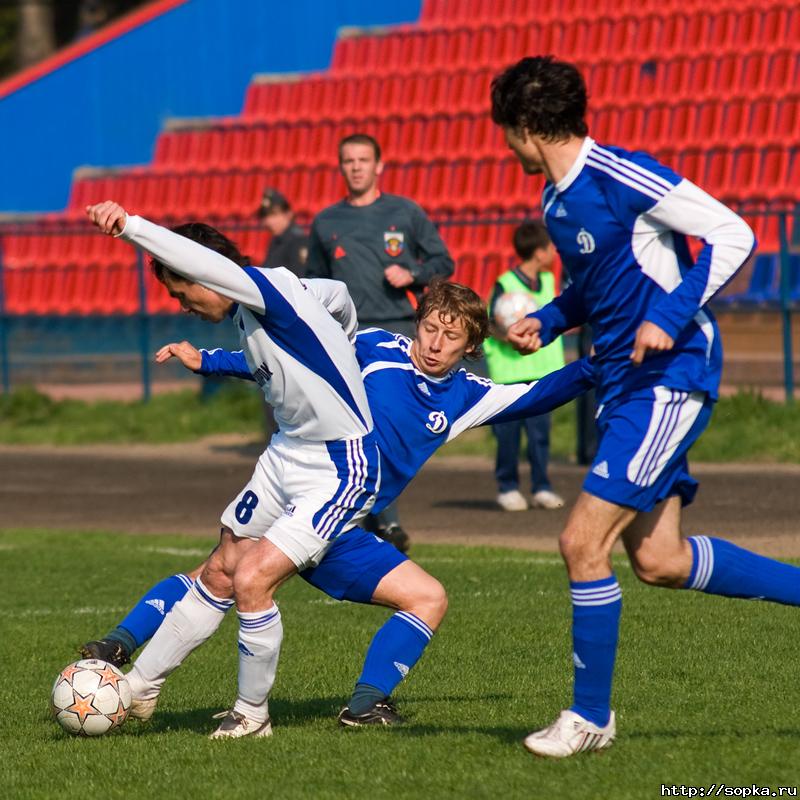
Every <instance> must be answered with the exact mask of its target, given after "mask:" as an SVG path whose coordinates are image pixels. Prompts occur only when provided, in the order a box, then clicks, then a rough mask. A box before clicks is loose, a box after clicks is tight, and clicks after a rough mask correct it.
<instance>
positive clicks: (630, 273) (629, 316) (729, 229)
mask: <svg viewBox="0 0 800 800" xmlns="http://www.w3.org/2000/svg"><path fill="white" fill-rule="evenodd" d="M542 208H543V211H544V219H545V223H546V225H547V229H548V231H549V232H550V236H551V238H552V240H553V242H554V244H555V245H556V248H557V249H558V252H559V254H560V255H561V258H562V260H563V262H564V265H565V267H566V269H567V272H568V273H569V277H570V279H571V285H570V286H569V287H567V289H566V290H565V291H564V292H563V293H562V294H561V295H560V296H559V297H557V298H556V299H555V300H554V301H553V302H552V303H549V304H548V305H547V306H545V307H544V308H542V309H540V310H539V311H537V312H535V313H534V314H532V315H531V316H534V317H537V318H538V319H540V320H541V322H542V331H541V335H542V340H543V343H544V344H548V343H549V342H551V341H552V340H553V339H555V338H556V337H557V336H558V335H559V334H561V333H563V332H564V331H566V330H569V329H570V328H573V327H576V326H578V325H581V324H584V323H587V322H588V323H589V324H590V325H591V328H592V334H593V344H594V349H595V353H596V361H597V364H598V368H599V374H598V377H599V386H598V398H599V400H600V401H601V402H608V401H610V400H612V399H614V398H615V397H618V396H620V395H622V394H625V393H627V392H629V391H632V390H635V389H637V388H644V387H648V386H656V385H662V386H669V387H671V388H673V389H678V390H684V391H703V392H707V393H709V394H710V395H711V396H712V397H713V396H716V392H717V388H718V385H719V379H720V371H721V366H722V349H721V346H720V342H719V333H718V330H717V326H716V322H715V321H714V318H713V315H712V314H711V312H710V311H709V309H708V308H707V306H706V304H707V303H708V301H709V300H710V299H711V298H712V297H713V296H714V295H715V294H716V293H717V292H718V291H719V290H720V289H721V288H722V287H723V286H724V285H725V284H726V283H727V282H728V281H729V280H730V279H731V278H732V277H733V275H734V274H735V273H736V271H737V270H738V269H739V268H740V267H741V265H742V264H743V263H744V261H745V260H746V259H747V257H748V256H749V254H750V253H751V251H752V249H753V246H754V237H753V232H752V231H751V230H750V228H749V227H748V226H747V224H746V223H745V222H744V221H743V220H742V219H741V218H740V217H738V216H737V215H736V214H734V213H733V212H732V211H731V210H730V209H728V208H727V207H725V206H724V205H722V203H720V202H718V201H717V200H715V199H714V198H713V197H711V196H710V195H708V194H707V193H706V192H704V191H703V190H702V189H700V188H698V187H697V186H695V185H694V184H693V183H691V182H690V181H687V180H685V179H683V178H681V177H680V176H679V175H677V174H676V173H675V172H673V171H672V170H671V169H669V168H668V167H665V166H664V165H663V164H660V163H659V162H658V161H656V160H655V159H653V158H652V157H651V156H649V155H647V154H646V153H641V152H629V151H626V150H623V149H621V148H618V147H606V146H601V145H599V144H597V143H596V142H595V141H594V140H592V139H591V138H589V137H587V138H586V139H585V140H584V142H583V146H582V148H581V151H580V154H579V156H578V158H577V160H576V162H575V164H574V165H573V166H572V167H571V169H570V170H569V172H568V173H567V174H566V175H565V176H564V178H562V179H561V180H560V181H559V182H558V183H556V184H552V183H547V184H546V185H545V189H544V193H543V196H542ZM687 236H695V237H699V238H700V239H702V240H703V241H704V244H705V246H704V248H703V249H702V251H701V252H700V254H699V256H698V258H697V259H696V260H694V259H692V257H691V254H690V251H689V248H688V245H687V241H686V237H687ZM644 321H650V322H652V323H654V324H656V325H658V327H660V328H661V329H663V330H664V331H666V333H667V334H669V336H671V337H672V339H673V340H674V342H675V345H674V347H673V349H672V350H670V351H668V352H664V353H659V354H650V355H648V357H647V358H646V360H645V362H644V364H643V365H642V366H641V367H639V368H636V367H634V366H633V365H632V363H631V361H630V359H629V356H630V353H631V351H632V349H633V344H634V340H635V337H636V331H637V329H638V327H639V325H640V324H641V323H642V322H644Z"/></svg>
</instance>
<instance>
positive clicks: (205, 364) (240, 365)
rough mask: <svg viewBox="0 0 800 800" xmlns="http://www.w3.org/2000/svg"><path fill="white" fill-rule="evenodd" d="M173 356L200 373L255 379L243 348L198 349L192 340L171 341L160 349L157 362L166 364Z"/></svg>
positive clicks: (187, 367) (188, 367)
mask: <svg viewBox="0 0 800 800" xmlns="http://www.w3.org/2000/svg"><path fill="white" fill-rule="evenodd" d="M171 358H177V359H178V361H180V362H181V364H183V366H184V367H186V369H189V370H191V371H192V372H196V373H198V374H199V375H217V376H221V377H226V378H242V379H243V380H248V381H252V380H255V378H254V377H253V374H252V373H251V372H250V368H249V367H248V366H247V359H246V358H245V357H244V353H243V352H242V351H241V350H233V351H231V350H223V349H222V348H221V347H218V348H216V349H215V350H198V349H197V348H196V347H195V346H194V345H193V344H192V343H191V342H187V341H183V342H170V343H169V344H165V345H164V346H163V347H161V348H160V349H159V350H158V352H157V353H156V363H157V364H165V363H166V362H167V361H169V360H170V359H171Z"/></svg>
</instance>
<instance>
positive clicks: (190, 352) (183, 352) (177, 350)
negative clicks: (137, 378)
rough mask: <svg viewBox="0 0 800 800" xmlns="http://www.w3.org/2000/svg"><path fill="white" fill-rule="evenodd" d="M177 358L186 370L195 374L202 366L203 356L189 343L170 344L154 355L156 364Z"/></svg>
mask: <svg viewBox="0 0 800 800" xmlns="http://www.w3.org/2000/svg"><path fill="white" fill-rule="evenodd" d="M171 358H177V359H178V361H180V362H181V364H183V366H184V367H186V369H190V370H192V371H193V372H197V370H199V369H200V367H201V366H202V365H203V356H202V355H201V354H200V351H199V350H198V349H197V348H196V347H195V346H194V345H193V344H192V343H191V342H186V341H183V342H170V344H165V345H164V346H163V347H162V348H161V349H160V350H159V351H158V352H157V353H156V364H163V363H164V362H165V361H169V360H170V359H171Z"/></svg>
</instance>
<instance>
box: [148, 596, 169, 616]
mask: <svg viewBox="0 0 800 800" xmlns="http://www.w3.org/2000/svg"><path fill="white" fill-rule="evenodd" d="M145 605H146V606H152V607H153V608H154V609H155V610H156V611H158V613H159V614H161V616H162V617H163V616H164V601H163V600H145Z"/></svg>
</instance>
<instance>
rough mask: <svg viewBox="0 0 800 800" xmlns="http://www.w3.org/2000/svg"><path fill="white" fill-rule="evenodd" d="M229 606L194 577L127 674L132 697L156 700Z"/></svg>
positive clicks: (206, 637)
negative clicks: (173, 672) (171, 677)
mask: <svg viewBox="0 0 800 800" xmlns="http://www.w3.org/2000/svg"><path fill="white" fill-rule="evenodd" d="M232 606H233V600H232V599H227V598H220V597H215V596H214V595H213V594H211V592H209V591H208V589H206V587H205V586H203V584H202V582H201V580H200V578H197V580H196V581H195V582H194V586H192V588H191V589H190V590H189V591H188V592H187V593H186V595H185V596H184V597H183V599H182V600H179V601H178V602H177V603H175V605H174V606H173V607H172V611H170V612H169V614H167V616H166V617H164V621H163V622H162V623H161V627H159V629H158V630H157V631H156V633H155V635H154V636H153V638H152V639H151V640H150V642H149V643H148V644H147V646H146V647H145V648H144V650H142V653H141V655H140V656H139V657H138V658H137V659H136V663H135V664H134V666H133V669H132V670H131V671H130V672H129V673H128V674H127V676H126V677H127V679H128V683H129V684H130V687H131V693H132V694H133V697H134V698H135V699H137V700H150V699H152V698H154V697H158V693H159V692H160V691H161V687H162V685H163V684H164V681H165V680H166V678H167V676H168V675H169V674H170V673H171V672H172V671H173V670H175V669H176V667H179V666H180V665H181V664H182V663H183V660H184V659H185V658H186V657H187V656H188V655H189V654H190V653H191V652H192V651H193V650H196V649H197V648H198V647H200V645H201V644H203V643H204V642H205V641H206V640H207V639H208V638H209V637H210V636H211V635H212V634H213V633H214V632H215V631H216V630H217V628H219V626H220V624H221V623H222V620H223V619H224V618H225V612H226V611H227V610H228V609H229V608H231V607H232ZM273 677H274V671H273Z"/></svg>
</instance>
